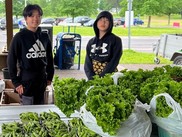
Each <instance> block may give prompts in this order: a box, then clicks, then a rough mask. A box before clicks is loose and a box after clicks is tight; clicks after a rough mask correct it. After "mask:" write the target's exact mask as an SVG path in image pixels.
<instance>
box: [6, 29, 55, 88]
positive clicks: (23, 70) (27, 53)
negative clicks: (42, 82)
mask: <svg viewBox="0 0 182 137" xmlns="http://www.w3.org/2000/svg"><path fill="white" fill-rule="evenodd" d="M7 61H8V62H7V63H8V69H9V73H10V77H11V79H12V82H13V84H14V85H15V87H17V86H19V85H20V84H21V82H22V81H29V80H35V79H39V78H40V77H41V76H42V75H45V73H46V74H47V80H50V81H52V79H53V75H54V65H53V56H52V44H51V41H50V39H49V36H48V34H47V33H45V32H42V31H41V28H40V27H39V28H38V29H37V31H36V32H32V31H30V30H28V29H26V28H24V29H22V30H20V32H18V33H16V34H15V36H14V38H13V39H12V41H11V45H10V51H9V54H8V60H7ZM17 64H18V68H19V69H17Z"/></svg>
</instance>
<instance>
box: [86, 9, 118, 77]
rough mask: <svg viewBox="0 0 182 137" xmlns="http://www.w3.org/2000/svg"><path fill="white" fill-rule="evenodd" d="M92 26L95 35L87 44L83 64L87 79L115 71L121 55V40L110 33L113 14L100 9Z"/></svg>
mask: <svg viewBox="0 0 182 137" xmlns="http://www.w3.org/2000/svg"><path fill="white" fill-rule="evenodd" d="M93 28H94V31H95V35H96V36H95V37H93V38H92V39H90V40H89V42H88V44H87V47H86V58H85V64H84V70H85V74H86V76H87V78H88V80H91V79H93V76H94V75H99V76H100V77H103V76H104V75H105V74H106V73H112V72H115V71H117V65H118V64H119V60H120V58H121V56H122V40H121V38H119V37H118V36H116V35H115V34H113V33H112V28H113V16H112V14H111V13H110V12H108V11H102V12H101V13H100V14H99V15H98V16H97V18H96V20H95V22H94V25H93Z"/></svg>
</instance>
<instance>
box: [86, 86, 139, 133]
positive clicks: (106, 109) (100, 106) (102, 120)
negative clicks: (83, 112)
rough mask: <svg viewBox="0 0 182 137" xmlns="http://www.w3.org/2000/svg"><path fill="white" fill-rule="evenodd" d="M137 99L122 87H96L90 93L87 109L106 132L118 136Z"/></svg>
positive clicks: (87, 99)
mask: <svg viewBox="0 0 182 137" xmlns="http://www.w3.org/2000/svg"><path fill="white" fill-rule="evenodd" d="M135 100H136V97H135V96H134V95H133V94H132V93H131V91H130V90H122V89H121V87H120V86H117V85H109V86H95V87H93V88H91V89H90V90H89V92H88V96H87V98H86V109H87V111H90V112H91V113H92V115H93V116H94V117H95V118H96V120H97V125H98V126H101V127H102V129H103V131H104V132H108V133H109V134H110V135H116V133H117V130H118V129H119V128H120V126H121V122H123V121H125V120H126V119H128V117H129V116H130V114H131V113H132V110H133V108H134V103H135Z"/></svg>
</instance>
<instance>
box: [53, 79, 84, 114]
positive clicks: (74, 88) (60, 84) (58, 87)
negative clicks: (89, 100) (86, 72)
mask: <svg viewBox="0 0 182 137" xmlns="http://www.w3.org/2000/svg"><path fill="white" fill-rule="evenodd" d="M86 87H87V86H86V80H84V79H82V80H76V79H74V78H65V79H59V77H55V78H54V98H55V105H56V106H57V107H58V108H59V109H60V110H61V111H62V112H63V113H64V114H65V115H66V116H67V117H70V115H71V114H72V113H73V112H74V111H75V110H79V109H80V107H81V106H82V105H83V104H84V103H85V99H86V95H85V92H86Z"/></svg>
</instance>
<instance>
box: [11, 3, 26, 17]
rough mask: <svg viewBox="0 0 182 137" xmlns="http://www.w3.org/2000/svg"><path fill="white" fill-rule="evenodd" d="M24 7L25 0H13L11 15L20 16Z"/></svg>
mask: <svg viewBox="0 0 182 137" xmlns="http://www.w3.org/2000/svg"><path fill="white" fill-rule="evenodd" d="M24 7H25V0H13V15H15V16H16V18H18V16H22V11H23V9H24Z"/></svg>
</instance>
